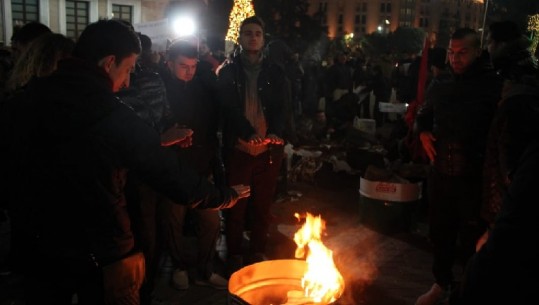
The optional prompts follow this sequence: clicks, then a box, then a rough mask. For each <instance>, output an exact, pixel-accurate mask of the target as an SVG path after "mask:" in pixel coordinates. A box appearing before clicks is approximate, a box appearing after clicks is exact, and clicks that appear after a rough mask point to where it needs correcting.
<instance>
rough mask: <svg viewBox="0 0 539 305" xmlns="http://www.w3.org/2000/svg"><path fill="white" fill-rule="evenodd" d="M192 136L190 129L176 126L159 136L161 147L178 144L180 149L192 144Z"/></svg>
mask: <svg viewBox="0 0 539 305" xmlns="http://www.w3.org/2000/svg"><path fill="white" fill-rule="evenodd" d="M192 136H193V130H192V129H189V128H181V127H179V126H178V124H176V125H174V126H172V127H170V128H169V129H167V130H166V131H165V132H163V133H162V134H161V146H172V145H174V144H179V145H180V146H181V147H188V146H190V145H191V144H192V141H191V137H192Z"/></svg>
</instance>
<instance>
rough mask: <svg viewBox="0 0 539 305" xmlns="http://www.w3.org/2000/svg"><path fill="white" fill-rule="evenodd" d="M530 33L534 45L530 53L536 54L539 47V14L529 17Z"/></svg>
mask: <svg viewBox="0 0 539 305" xmlns="http://www.w3.org/2000/svg"><path fill="white" fill-rule="evenodd" d="M528 31H530V32H531V36H532V37H531V38H532V45H531V49H530V51H531V52H532V54H533V53H535V49H537V45H538V44H539V14H536V15H532V16H529V17H528Z"/></svg>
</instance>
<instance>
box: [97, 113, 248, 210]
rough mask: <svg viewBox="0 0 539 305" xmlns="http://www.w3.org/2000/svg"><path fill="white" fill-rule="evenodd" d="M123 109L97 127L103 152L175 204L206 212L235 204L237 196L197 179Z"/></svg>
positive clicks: (227, 189)
mask: <svg viewBox="0 0 539 305" xmlns="http://www.w3.org/2000/svg"><path fill="white" fill-rule="evenodd" d="M122 108H123V109H119V110H116V111H115V112H114V113H113V114H112V115H111V116H110V117H109V118H107V119H106V120H105V121H103V122H101V124H99V125H98V126H97V127H96V128H97V129H98V130H97V131H96V132H97V134H98V135H99V136H100V137H101V139H100V141H99V142H100V143H102V144H101V145H100V146H101V147H102V149H106V150H113V151H112V155H114V156H117V158H119V159H120V163H125V167H126V168H129V169H130V170H131V171H133V172H134V173H135V174H136V175H137V177H139V179H140V180H141V181H143V182H144V183H147V184H148V185H149V186H150V187H152V188H154V189H155V190H156V191H158V192H160V193H162V194H163V195H165V196H167V197H168V198H170V199H171V200H172V201H174V202H176V203H179V204H182V205H191V206H193V207H196V208H206V209H207V208H216V209H222V208H227V207H231V206H233V205H234V204H235V203H236V201H237V199H238V194H237V193H236V192H235V191H234V190H233V189H231V188H228V187H221V188H217V187H215V186H214V185H213V184H211V183H210V182H209V181H208V180H207V179H206V178H204V177H201V176H199V175H198V174H197V173H196V172H195V170H194V169H192V168H191V167H190V166H189V164H184V163H183V162H182V161H181V160H178V158H177V157H176V154H175V153H174V152H173V151H172V150H171V149H170V148H166V147H162V146H161V145H160V138H159V134H158V133H157V132H156V131H155V130H154V129H152V128H151V127H149V126H148V125H147V124H145V123H144V121H143V120H141V119H140V118H138V117H137V116H136V114H135V113H134V112H132V111H131V110H130V109H128V108H127V107H122ZM110 126H114V128H109V127H110Z"/></svg>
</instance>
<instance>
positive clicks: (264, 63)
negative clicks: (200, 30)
mask: <svg viewBox="0 0 539 305" xmlns="http://www.w3.org/2000/svg"><path fill="white" fill-rule="evenodd" d="M239 44H240V46H241V51H240V52H239V54H237V55H236V56H234V57H233V58H232V59H231V60H229V61H228V62H227V63H225V65H224V66H223V67H222V68H221V69H220V71H219V72H218V82H219V89H220V96H221V98H222V99H223V108H224V124H223V144H224V155H225V168H226V171H227V178H228V183H229V184H236V183H242V184H248V185H251V188H252V190H253V196H252V197H251V200H250V201H249V202H247V200H242V201H240V202H238V205H236V208H234V209H231V210H229V211H227V212H226V229H225V230H226V240H227V251H228V261H227V265H228V269H229V272H234V271H236V270H237V269H239V268H241V267H242V266H243V264H244V263H246V264H251V263H255V262H258V261H261V260H264V259H265V250H266V244H267V241H268V230H269V226H270V222H271V211H270V208H271V204H272V203H273V199H274V194H275V189H276V185H277V177H278V175H279V169H280V167H281V161H282V159H283V156H284V152H283V144H284V141H283V138H282V137H283V132H284V129H285V122H286V113H285V111H286V110H285V109H286V106H285V105H287V103H288V101H289V98H290V91H289V89H288V84H287V80H286V78H285V77H284V76H283V75H284V71H283V70H282V69H281V68H279V66H278V65H276V64H273V63H271V62H270V61H268V60H266V59H264V56H263V54H262V49H263V47H264V23H263V21H262V20H261V19H259V18H258V17H256V16H253V17H249V18H247V19H245V20H243V22H242V24H241V26H240V36H239ZM248 211H249V212H248ZM248 217H249V218H250V220H251V221H250V223H251V227H250V231H251V235H250V243H249V250H248V252H247V253H243V249H242V241H243V232H244V231H246V230H248V229H247V227H246V222H247V220H248V219H247V218H248ZM244 254H245V255H244Z"/></svg>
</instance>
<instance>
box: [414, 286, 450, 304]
mask: <svg viewBox="0 0 539 305" xmlns="http://www.w3.org/2000/svg"><path fill="white" fill-rule="evenodd" d="M442 304H445V305H446V304H449V289H443V288H442V287H441V286H440V285H438V284H434V285H432V287H431V288H430V290H429V291H427V292H426V293H424V294H423V295H421V296H420V297H419V298H417V301H416V302H415V305H442Z"/></svg>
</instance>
